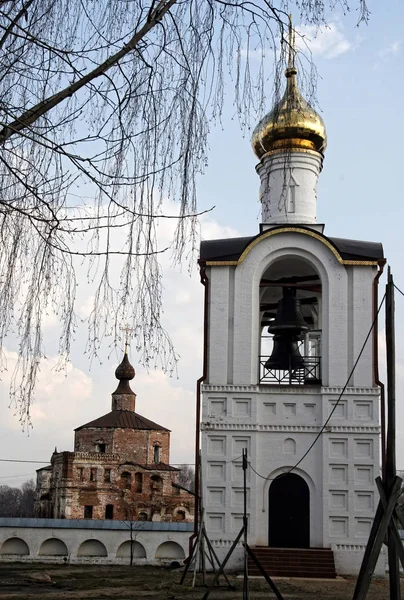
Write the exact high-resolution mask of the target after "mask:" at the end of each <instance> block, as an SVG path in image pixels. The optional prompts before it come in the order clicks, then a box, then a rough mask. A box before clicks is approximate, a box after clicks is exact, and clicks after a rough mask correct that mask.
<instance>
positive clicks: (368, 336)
mask: <svg viewBox="0 0 404 600" xmlns="http://www.w3.org/2000/svg"><path fill="white" fill-rule="evenodd" d="M401 293H402V292H401ZM403 296H404V294H403ZM385 299H386V294H384V296H383V298H382V301H381V302H380V304H379V308H378V309H377V313H376V315H375V317H374V319H373V323H372V325H371V327H370V329H369V331H368V334H367V336H366V338H365V341H364V342H363V344H362V348H361V349H360V352H359V354H358V357H357V359H356V361H355V364H354V366H353V367H352V370H351V372H350V374H349V376H348V379H347V380H346V383H345V385H344V387H343V388H342V390H341V393H340V395H339V396H338V399H337V401H336V403H335V404H334V407H333V409H332V411H331V412H330V414H329V416H328V418H327V419H326V421H325V423H324V425H323V426H322V427H321V429H320V431H319V432H318V434H317V435H316V437H315V438H314V441H313V442H312V443H311V444H310V446H309V447H308V449H307V450H306V452H305V453H304V454H303V456H302V457H301V458H300V460H298V461H297V463H296V464H295V465H294V466H293V467H292V468H291V469H289V471H286V472H285V473H281V475H279V476H278V477H282V476H283V475H289V473H292V471H294V470H295V469H296V468H297V467H298V466H299V465H300V463H301V462H303V460H304V459H305V458H306V456H307V455H308V454H309V452H310V451H311V450H312V448H313V446H314V445H315V444H316V442H317V441H318V440H319V439H320V437H321V435H322V434H323V432H324V429H325V428H326V427H327V425H328V423H329V421H330V419H331V417H332V416H333V414H334V412H335V410H336V408H337V406H338V404H339V403H340V400H341V398H342V396H343V395H344V393H345V390H346V388H347V387H348V384H349V382H350V380H351V377H352V375H353V374H354V371H355V369H356V367H357V365H358V362H359V360H360V358H361V356H362V354H363V351H364V350H365V347H366V344H367V343H368V340H369V338H370V335H371V333H372V331H373V328H374V326H375V324H376V321H377V317H378V316H379V313H380V310H381V308H382V306H383V304H384V301H385ZM249 465H250V467H251V469H252V471H254V473H255V474H256V475H258V477H261V478H262V479H266V480H267V481H273V479H274V478H273V479H270V478H268V477H265V476H264V475H261V474H260V473H258V472H257V471H256V470H255V469H254V467H253V466H252V465H251V463H249Z"/></svg>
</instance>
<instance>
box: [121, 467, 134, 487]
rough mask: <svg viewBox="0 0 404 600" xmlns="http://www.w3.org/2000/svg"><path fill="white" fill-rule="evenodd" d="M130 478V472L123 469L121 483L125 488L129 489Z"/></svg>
mask: <svg viewBox="0 0 404 600" xmlns="http://www.w3.org/2000/svg"><path fill="white" fill-rule="evenodd" d="M131 479H132V477H131V474H130V473H129V472H128V471H124V472H123V473H121V482H122V485H123V487H124V488H126V489H127V490H129V489H130V486H131Z"/></svg>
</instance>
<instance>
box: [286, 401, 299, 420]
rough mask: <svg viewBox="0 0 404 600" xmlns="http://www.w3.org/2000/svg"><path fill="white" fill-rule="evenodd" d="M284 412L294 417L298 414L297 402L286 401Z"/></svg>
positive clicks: (287, 415)
mask: <svg viewBox="0 0 404 600" xmlns="http://www.w3.org/2000/svg"><path fill="white" fill-rule="evenodd" d="M283 414H284V415H285V417H294V416H295V414H296V404H295V403H294V402H284V403H283Z"/></svg>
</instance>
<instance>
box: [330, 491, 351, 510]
mask: <svg viewBox="0 0 404 600" xmlns="http://www.w3.org/2000/svg"><path fill="white" fill-rule="evenodd" d="M329 504H330V509H331V510H348V492H347V491H345V490H333V491H332V492H330V495H329Z"/></svg>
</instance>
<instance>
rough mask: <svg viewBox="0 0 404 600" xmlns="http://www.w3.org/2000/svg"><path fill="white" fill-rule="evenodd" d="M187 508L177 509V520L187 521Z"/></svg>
mask: <svg viewBox="0 0 404 600" xmlns="http://www.w3.org/2000/svg"><path fill="white" fill-rule="evenodd" d="M185 516H186V515H185V510H177V511H176V513H175V520H176V521H185Z"/></svg>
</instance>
